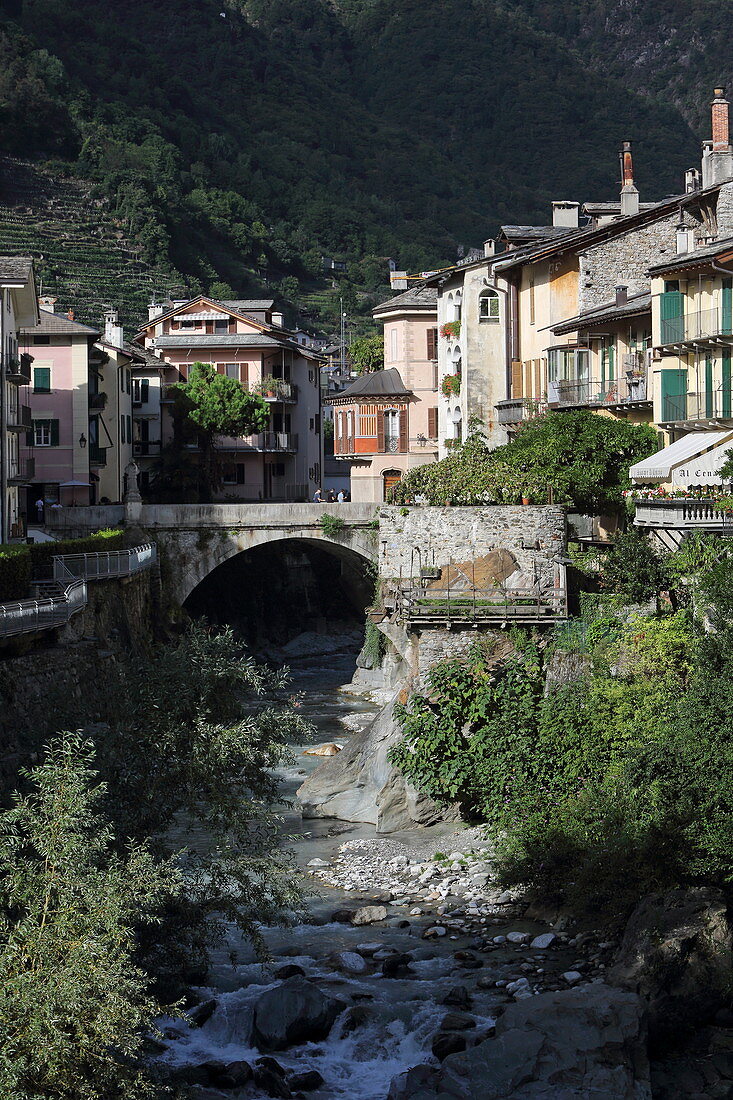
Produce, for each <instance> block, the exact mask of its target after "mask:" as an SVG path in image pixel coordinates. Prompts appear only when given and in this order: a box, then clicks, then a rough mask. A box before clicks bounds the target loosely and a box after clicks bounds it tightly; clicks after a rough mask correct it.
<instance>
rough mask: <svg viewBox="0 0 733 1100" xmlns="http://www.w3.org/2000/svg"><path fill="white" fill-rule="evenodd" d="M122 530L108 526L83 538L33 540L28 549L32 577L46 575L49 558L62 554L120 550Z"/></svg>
mask: <svg viewBox="0 0 733 1100" xmlns="http://www.w3.org/2000/svg"><path fill="white" fill-rule="evenodd" d="M124 539H125V535H124V531H122V530H120V528H115V527H108V528H106V529H105V530H103V531H97V532H96V533H95V534H93V535H88V536H87V537H86V538H83V539H60V540H59V541H58V542H35V543H32V544H31V545H30V546H29V547H28V550H29V551H30V558H31V570H32V574H33V576H34V577H43V576H48V575H49V574H50V572H51V559H52V558H54V557H56V556H57V555H63V554H98V553H104V551H106V550H122V549H123V547H124Z"/></svg>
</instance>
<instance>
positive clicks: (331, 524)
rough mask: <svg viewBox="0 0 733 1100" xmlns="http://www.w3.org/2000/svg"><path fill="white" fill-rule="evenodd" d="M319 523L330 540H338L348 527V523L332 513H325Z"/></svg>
mask: <svg viewBox="0 0 733 1100" xmlns="http://www.w3.org/2000/svg"><path fill="white" fill-rule="evenodd" d="M318 523H319V526H320V528H321V531H323V534H324V535H326V537H327V538H330V539H333V538H338V536H339V535H340V534H341V532H342V531H343V530H344V528H345V527H346V523H345V522H344V520H343V519H342V517H341V516H333V515H331V513H330V512H324V513H323V515H322V516H321V517H320V519H319V520H318Z"/></svg>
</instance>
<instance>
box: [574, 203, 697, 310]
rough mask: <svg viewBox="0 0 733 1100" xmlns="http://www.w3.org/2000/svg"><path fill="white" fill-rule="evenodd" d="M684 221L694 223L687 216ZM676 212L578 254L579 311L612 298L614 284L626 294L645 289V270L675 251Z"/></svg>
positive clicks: (646, 280)
mask: <svg viewBox="0 0 733 1100" xmlns="http://www.w3.org/2000/svg"><path fill="white" fill-rule="evenodd" d="M684 220H685V221H687V222H689V224H690V225H693V224H695V223H694V222H693V221H692V220H691V219H689V217H687V216H686V217H685V219H684ZM679 221H680V217H679V213H674V214H670V215H669V217H667V218H664V219H661V220H660V221H655V222H652V223H651V224H649V225H645V226H639V227H637V228H634V229H630V230H629V232H628V233H624V234H622V235H621V236H618V237H613V238H612V239H611V240H608V241H603V242H601V243H600V244H597V245H595V246H594V247H592V248H588V249H587V250H586V251H585V252H583V253H582V254H581V256H580V284H579V306H580V309H581V311H582V310H586V309H593V308H594V307H595V306H601V305H604V304H605V303H607V302H612V301H613V300H614V298H615V292H616V287H617V286H620V285H626V286H628V288H629V291H628V292H629V294H630V295H631V294H640V293H642V292H643V291H645V290H648V289H649V276H648V274H647V271H648V269H649V267H650V266H651V265H652V264H655V263H663V262H664V260H666V259H668V258H669V257H670V256H674V255H675V253H676V251H677V246H676V227H677V225H678V223H679Z"/></svg>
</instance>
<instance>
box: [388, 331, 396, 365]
mask: <svg viewBox="0 0 733 1100" xmlns="http://www.w3.org/2000/svg"><path fill="white" fill-rule="evenodd" d="M389 339H390V345H389V351H390V358H391V359H392V362H394V361H395V359H396V358H397V329H396V328H393V329H392V332H391V333H390V337H389Z"/></svg>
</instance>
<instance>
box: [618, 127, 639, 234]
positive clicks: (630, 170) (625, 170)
mask: <svg viewBox="0 0 733 1100" xmlns="http://www.w3.org/2000/svg"><path fill="white" fill-rule="evenodd" d="M619 157H620V160H621V217H622V218H624V217H630V216H631V215H632V214H638V213H639V192H638V191H637V189H636V187H635V186H634V162H633V160H632V157H631V142H630V141H625V142H624V143H623V144H622V146H621V152H620V154H619Z"/></svg>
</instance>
